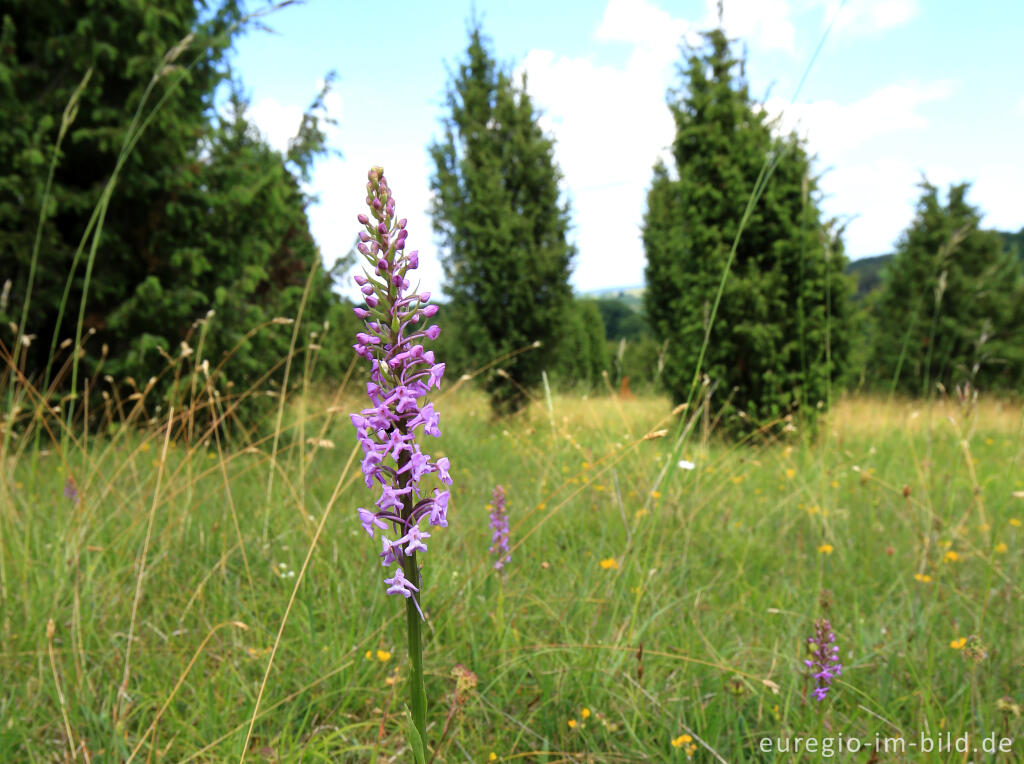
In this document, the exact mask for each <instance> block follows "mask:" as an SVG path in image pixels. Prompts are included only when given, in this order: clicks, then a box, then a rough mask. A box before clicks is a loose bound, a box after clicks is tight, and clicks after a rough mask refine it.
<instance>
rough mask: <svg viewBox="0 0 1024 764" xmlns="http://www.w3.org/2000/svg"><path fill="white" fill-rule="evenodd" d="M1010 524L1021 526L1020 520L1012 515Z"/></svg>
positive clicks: (1015, 526)
mask: <svg viewBox="0 0 1024 764" xmlns="http://www.w3.org/2000/svg"><path fill="white" fill-rule="evenodd" d="M1010 525H1012V526H1013V527H1014V528H1019V527H1020V520H1018V519H1017V518H1016V517H1011V518H1010Z"/></svg>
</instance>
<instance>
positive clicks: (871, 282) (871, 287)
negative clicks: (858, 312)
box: [846, 255, 892, 302]
mask: <svg viewBox="0 0 1024 764" xmlns="http://www.w3.org/2000/svg"><path fill="white" fill-rule="evenodd" d="M890 260H892V255H876V256H874V257H862V258H861V259H860V260H854V261H852V262H851V263H849V264H848V265H847V266H846V275H847V276H850V277H852V278H853V279H854V282H855V283H856V285H857V287H856V290H855V291H854V293H853V300H854V302H861V301H862V300H863V299H864V298H865V297H867V296H868V295H869V294H871V293H872V292H874V291H875V290H877V289H879V288H881V286H882V275H883V273H884V272H885V267H886V264H887V263H888V262H889V261H890Z"/></svg>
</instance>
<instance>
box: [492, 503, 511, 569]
mask: <svg viewBox="0 0 1024 764" xmlns="http://www.w3.org/2000/svg"><path fill="white" fill-rule="evenodd" d="M493 501H494V505H493V506H492V507H491V530H492V531H494V534H493V535H492V536H491V548H490V549H488V550H487V551H488V552H490V553H491V554H493V555H496V556H497V558H498V559H497V560H495V561H494V569H495V570H501V569H502V568H504V567H505V563H507V562H509V561H510V560H511V559H512V556H511V555H510V554H509V553H508V515H506V514H505V489H504V488H502V487H501V486H500V485H498V486H495V487H494V496H493Z"/></svg>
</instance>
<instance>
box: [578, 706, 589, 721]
mask: <svg viewBox="0 0 1024 764" xmlns="http://www.w3.org/2000/svg"><path fill="white" fill-rule="evenodd" d="M580 716H582V717H583V718H584V719H589V718H590V709H589V708H584V709H583V710H582V711H580Z"/></svg>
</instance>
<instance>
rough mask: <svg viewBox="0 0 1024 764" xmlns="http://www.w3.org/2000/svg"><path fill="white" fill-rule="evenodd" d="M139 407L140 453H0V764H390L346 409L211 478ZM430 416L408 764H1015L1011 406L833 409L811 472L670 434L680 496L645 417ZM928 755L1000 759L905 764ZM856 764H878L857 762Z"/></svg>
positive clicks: (202, 461) (289, 418)
mask: <svg viewBox="0 0 1024 764" xmlns="http://www.w3.org/2000/svg"><path fill="white" fill-rule="evenodd" d="M139 405H140V402H139V400H136V401H134V402H133V401H125V402H123V406H122V407H121V409H120V411H121V412H122V413H121V414H120V416H121V417H122V418H123V419H136V420H139V421H141V420H144V419H146V418H148V417H152V419H151V420H150V424H149V425H148V426H144V427H142V428H139V427H118V426H112V427H111V428H109V432H108V433H106V434H105V435H104V436H103V437H96V436H89V437H86V436H84V435H81V436H73V434H71V433H67V432H62V431H61V430H60V429H59V427H58V425H57V424H56V420H49V421H48V429H47V428H40V427H37V428H34V429H29V430H28V431H27V432H25V431H22V432H20V434H18V435H17V437H15V436H13V435H12V436H11V437H10V438H8V439H6V440H5V441H4V442H5V452H4V453H3V469H2V470H0V481H2V485H0V489H2V492H0V497H2V498H0V501H2V505H0V587H2V590H0V595H2V601H0V604H2V624H0V667H2V676H3V682H2V684H0V761H3V762H22V761H24V762H31V761H40V762H43V761H46V762H48V761H71V760H77V761H92V762H99V761H107V762H109V761H125V760H131V761H167V762H186V761H197V762H208V761H209V762H212V761H216V762H220V761H241V760H243V759H245V760H248V761H251V762H270V761H312V762H315V761H323V762H327V761H352V762H366V761H377V762H384V761H399V762H404V761H411V755H410V753H409V751H408V749H407V748H406V747H405V743H404V731H405V721H404V718H403V705H404V702H405V692H406V690H405V684H404V675H405V643H404V623H403V620H402V619H403V617H404V608H403V607H402V603H401V602H400V601H398V600H396V598H393V597H387V596H385V595H384V593H383V586H382V583H381V582H382V578H383V574H382V568H381V566H380V564H379V560H378V559H377V557H376V554H377V552H378V549H377V546H376V542H373V541H371V540H370V539H368V538H367V537H366V535H365V534H364V533H363V531H362V530H361V529H360V527H359V523H358V520H357V518H356V513H355V508H356V507H357V506H359V505H367V502H369V501H372V499H371V498H370V496H369V492H368V491H367V490H366V488H365V487H364V485H363V483H362V481H361V479H360V478H361V475H360V473H359V466H358V458H357V457H356V455H355V453H354V451H353V447H354V437H353V433H352V428H351V426H350V425H349V423H348V419H347V412H349V411H351V410H354V409H356V408H358V407H360V406H361V405H362V404H361V403H360V402H359V401H356V400H354V399H345V398H344V397H340V398H334V399H331V398H328V397H325V396H318V395H313V394H310V395H307V396H305V397H303V398H301V399H296V400H294V401H290V402H289V403H288V405H287V406H286V407H285V408H284V409H283V418H282V424H281V425H280V427H278V428H276V429H277V433H278V435H277V437H276V438H272V439H268V440H265V441H261V442H256V443H252V444H251V445H249V446H247V447H243V446H244V445H245V444H239V443H235V445H234V447H233V448H230V449H229V448H228V447H227V445H226V443H224V442H223V441H220V440H218V439H217V438H216V437H214V436H211V435H210V433H209V432H208V431H204V430H203V428H202V427H200V426H198V424H197V423H195V422H193V420H192V419H191V418H190V417H189V416H185V417H181V416H180V415H173V414H171V415H170V416H173V417H174V426H173V427H171V428H168V427H167V426H166V424H167V420H168V417H169V412H166V411H165V412H158V411H155V410H152V411H146V412H145V414H143V413H142V411H141V409H138V410H137V411H136V414H134V415H133V414H132V410H133V409H132V407H133V406H135V407H137V406H139ZM436 405H437V408H438V409H439V410H440V411H441V412H442V419H441V423H442V429H443V430H444V436H443V438H442V439H441V440H440V441H439V444H440V446H439V448H438V449H432V451H433V453H434V454H435V456H439V455H441V454H444V455H447V456H448V457H449V459H450V460H451V464H452V466H453V469H452V475H453V478H454V479H455V485H454V487H453V498H452V509H451V512H450V515H449V517H450V519H451V525H450V527H449V528H447V529H434V530H436V531H437V532H436V533H434V535H433V537H432V538H431V542H432V543H431V544H430V552H429V554H427V555H425V556H424V557H423V563H424V568H423V571H422V573H423V577H424V596H423V607H424V610H425V611H426V613H427V615H428V618H429V620H428V625H427V630H426V644H425V647H424V654H425V663H426V670H427V692H428V698H429V704H430V705H429V709H428V721H429V726H430V738H431V748H433V749H435V750H436V751H437V755H436V758H435V761H452V762H463V761H465V762H485V761H525V762H533V761H537V762H563V761H564V762H569V761H573V762H575V761H579V762H685V761H687V760H693V761H702V762H710V761H727V762H740V761H773V760H777V761H787V762H788V761H820V760H822V759H824V758H828V757H827V755H826V754H824V753H823V752H822V751H823V750H824V748H823V747H821V748H819V749H818V750H816V751H813V752H804V751H803V749H802V750H801V753H799V754H794V753H777V752H766V747H767V748H768V749H771V750H773V751H774V750H775V749H777V748H778V747H780V745H781V746H786V745H790V746H792V740H791V739H792V738H809V737H810V738H815V739H818V740H819V743H818V745H819V746H829V745H831V746H833V748H834V749H838V748H839V747H841V746H842V745H845V746H848V747H849V746H851V745H853V743H851V742H850V741H851V740H854V739H856V740H859V741H862V743H863V747H864V749H863V750H862V751H860V752H859V753H857V754H855V755H854V754H847V753H845V752H844V753H842V754H837V755H836V758H838V759H840V760H847V761H864V762H867V761H887V762H888V761H907V762H910V761H915V762H916V761H968V760H972V759H973V760H974V761H981V760H985V761H990V760H996V761H1005V762H1019V761H1021V760H1022V759H1024V740H1021V739H1020V738H1021V737H1022V735H1024V719H1022V718H1021V715H1020V704H1021V703H1024V694H1022V682H1021V677H1022V675H1024V636H1022V632H1021V624H1022V623H1024V607H1022V596H1021V588H1022V582H1024V557H1022V549H1024V528H1022V527H1021V523H1022V521H1024V498H1022V497H1024V470H1022V467H1024V437H1022V413H1021V410H1020V408H1017V407H1013V406H1011V405H1008V404H1000V403H998V402H996V401H990V400H985V399H982V400H981V401H979V402H978V403H977V404H976V405H971V404H970V403H960V402H958V401H955V400H952V401H951V400H938V401H936V402H935V403H933V404H931V405H927V404H911V403H899V402H882V401H877V400H865V399H851V400H844V401H841V402H840V403H839V404H838V405H837V407H836V408H835V410H834V411H833V412H832V413H831V414H830V415H829V418H828V420H827V424H826V426H825V427H824V428H823V429H822V431H821V432H820V433H818V435H817V437H816V438H815V439H814V440H813V441H810V440H809V439H806V438H802V437H801V433H796V435H795V436H794V437H793V438H792V439H791V441H790V442H789V443H787V444H773V443H760V444H748V445H744V446H736V445H726V444H723V443H720V442H718V441H717V440H716V439H715V437H714V433H713V431H712V432H711V433H710V435H709V434H708V432H707V430H706V428H705V426H704V422H702V421H701V420H700V419H698V422H697V423H696V425H695V427H694V428H693V431H692V434H691V436H690V437H689V439H688V441H687V442H686V443H685V445H684V446H683V450H682V452H681V456H682V457H683V458H685V459H686V460H688V461H690V462H692V463H693V464H694V468H693V469H692V470H685V469H681V468H679V467H677V466H676V465H675V463H674V460H673V462H672V463H671V464H669V463H667V460H668V459H669V457H670V452H671V450H672V446H673V438H674V435H675V434H676V432H677V426H678V421H679V418H678V417H676V418H673V417H672V414H671V410H670V408H671V407H670V405H669V403H668V402H667V400H665V399H661V398H653V397H650V398H634V399H630V400H619V399H616V398H608V397H597V398H590V399H586V398H580V397H555V398H554V399H553V400H552V401H551V405H550V407H549V406H548V405H546V404H545V402H543V401H539V402H537V403H535V404H534V405H533V406H532V407H531V408H530V409H529V411H528V412H527V415H526V416H524V417H521V418H519V419H516V420H514V421H510V422H505V423H499V424H493V423H492V422H491V421H490V419H489V416H488V409H487V405H486V401H485V399H484V398H483V397H481V396H480V395H479V394H477V393H475V392H474V391H472V390H470V389H468V388H466V387H463V388H460V389H456V390H454V391H452V390H448V391H447V392H446V393H445V394H444V395H442V396H441V397H440V398H439V399H438V400H437V403H436ZM190 422H193V424H195V426H194V427H193V426H190ZM661 429H667V430H668V434H667V435H666V436H665V437H649V438H646V439H645V435H648V434H650V433H655V434H657V431H658V430H661ZM37 434H38V435H39V438H38V439H37V438H36V435H37ZM663 468H667V473H666V480H665V481H664V483H662V484H661V485H660V488H659V490H657V491H653V490H652V486H654V485H655V481H656V479H657V477H658V474H659V472H660V471H661V470H662V469H663ZM497 483H500V484H501V485H503V486H504V487H505V490H506V493H507V496H508V507H509V509H508V511H509V516H510V520H511V526H512V530H511V541H512V545H513V551H512V561H511V563H510V564H509V565H508V566H507V567H506V568H505V570H504V571H502V572H501V573H498V572H496V571H494V570H493V568H492V566H491V561H490V560H489V559H488V552H487V548H488V545H489V542H490V531H489V528H488V515H487V505H488V502H489V501H490V497H491V492H492V490H493V488H494V486H495V484H497ZM820 617H828V618H830V619H831V622H832V624H833V626H834V629H835V632H836V634H837V644H838V646H839V650H840V658H841V661H842V663H843V673H842V676H841V677H840V678H839V680H837V682H836V683H835V685H834V686H833V689H832V691H831V693H830V694H829V696H828V698H827V699H826V700H825V701H824V702H818V701H816V700H814V699H813V698H812V697H811V690H812V689H813V683H812V682H811V681H809V679H808V672H807V669H806V668H805V666H804V664H803V660H804V658H805V657H806V655H807V646H806V640H807V638H808V637H809V636H810V635H811V634H812V633H813V625H814V622H815V620H816V619H818V618H820ZM460 677H461V678H460ZM457 679H459V681H458V684H457ZM253 720H254V721H253ZM251 723H252V729H251V736H250V734H249V733H250V724H251ZM946 733H950V738H949V739H950V740H951V741H952V744H953V746H954V747H955V746H956V742H957V738H958V737H960V736H962V735H963V734H965V733H966V734H968V735H969V736H970V746H971V747H975V746H977V747H978V748H979V749H980V748H981V746H982V745H983V743H984V739H985V737H986V736H991V735H995V736H996V739H997V742H996V745H997V746H998V738H1001V737H1008V738H1015V739H1016V740H1015V743H1014V747H1013V751H1012V752H1011V753H1005V752H1004V753H1002V754H1000V755H998V756H995V757H988V756H982V754H981V753H978V754H973V753H958V752H945V751H944V752H939V751H933V752H932V753H922V752H921V751H920V750H919V749H915V748H914V747H912V746H918V745H920V741H921V739H922V736H923V735H924V736H929V738H930V739H933V741H937V742H943V743H944V742H945V740H946V738H945V734H946ZM876 736H877V741H876ZM764 738H770V740H768V741H767V743H766V742H765V741H763V739H764ZM882 738H892V739H894V740H895V739H897V738H902V740H903V744H904V745H905V746H906V749H905V753H893V752H892V751H893V750H896V749H897V748H898V745H899V744H898V742H889V743H888V745H889V746H890V749H889V750H890V752H887V753H883V752H881V751H879V752H878V753H877V754H875V755H873V754H872V752H871V751H870V750H869V749H870V748H871V747H873V746H874V745H875V743H876V742H879V744H880V745H881V740H882ZM780 739H781V740H780ZM829 740H831V741H832V742H831V743H829V742H828V741H829ZM247 741H248V742H247ZM787 741H788V742H787ZM797 745H801V746H803V747H804V748H805V747H806V743H798V744H797ZM1004 748H1005V746H1004Z"/></svg>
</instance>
